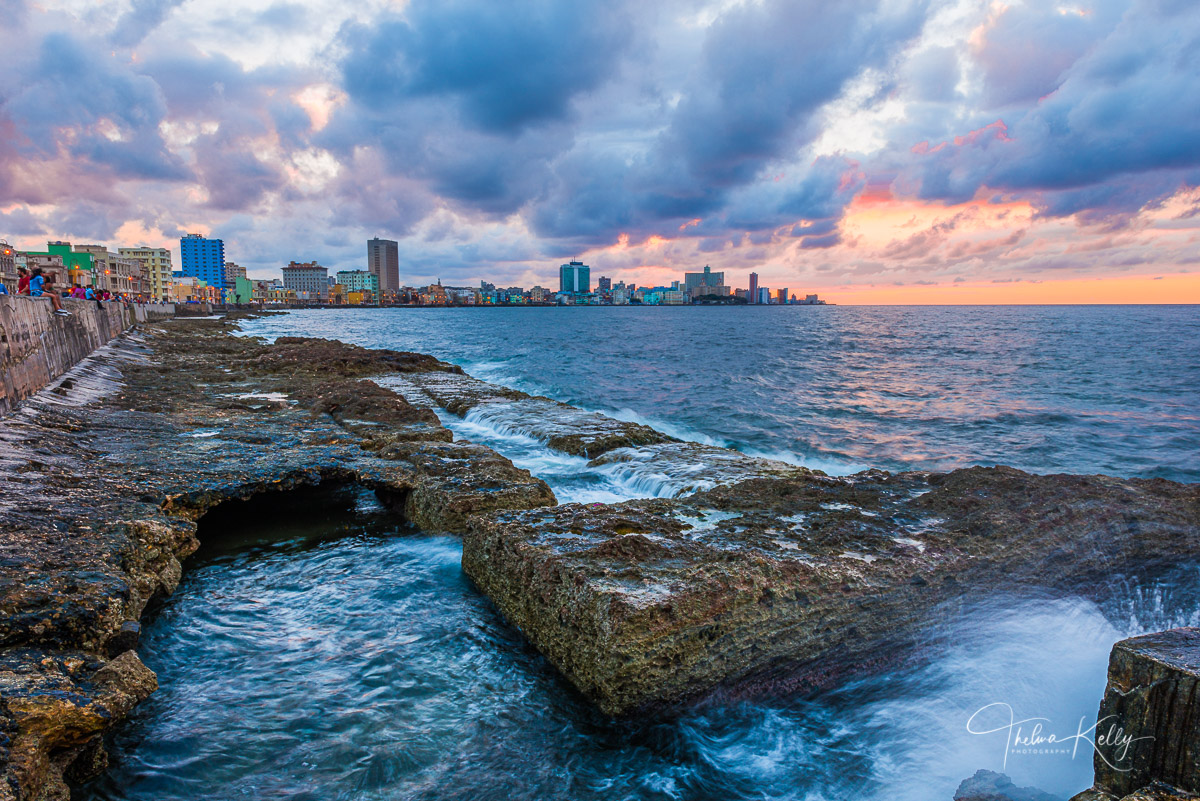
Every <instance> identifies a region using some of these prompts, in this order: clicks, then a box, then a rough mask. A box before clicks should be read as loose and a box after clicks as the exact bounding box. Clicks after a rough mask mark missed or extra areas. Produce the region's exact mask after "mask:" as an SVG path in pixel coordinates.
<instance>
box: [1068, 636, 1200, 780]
mask: <svg viewBox="0 0 1200 801" xmlns="http://www.w3.org/2000/svg"><path fill="white" fill-rule="evenodd" d="M1095 734H1096V740H1095V742H1096V753H1095V756H1094V759H1093V765H1094V767H1095V771H1096V774H1095V776H1096V778H1095V784H1094V785H1093V786H1092V788H1091V789H1090V790H1087V791H1085V792H1083V793H1081V794H1079V795H1077V796H1075V798H1074V799H1072V801H1109V799H1113V800H1114V801H1115V799H1123V800H1124V801H1139V800H1140V799H1163V800H1164V801H1165V799H1174V798H1194V797H1195V796H1196V794H1198V793H1200V629H1195V628H1180V629H1171V630H1169V631H1162V632H1158V633H1155V634H1146V635H1143V636H1141V637H1132V638H1130V639H1127V640H1122V641H1120V642H1118V643H1117V644H1116V645H1114V646H1113V649H1112V654H1111V655H1110V657H1109V663H1108V686H1107V687H1106V688H1105V690H1104V698H1103V700H1102V701H1101V702H1100V712H1099V715H1098V716H1097V725H1096V731H1095Z"/></svg>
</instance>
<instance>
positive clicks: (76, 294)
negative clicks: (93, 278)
mask: <svg viewBox="0 0 1200 801" xmlns="http://www.w3.org/2000/svg"><path fill="white" fill-rule="evenodd" d="M71 297H73V298H75V299H76V300H83V299H84V298H86V297H87V294H86V293H85V292H84V291H83V287H81V286H80V285H79V284H76V285H75V288H74V289H72V290H71Z"/></svg>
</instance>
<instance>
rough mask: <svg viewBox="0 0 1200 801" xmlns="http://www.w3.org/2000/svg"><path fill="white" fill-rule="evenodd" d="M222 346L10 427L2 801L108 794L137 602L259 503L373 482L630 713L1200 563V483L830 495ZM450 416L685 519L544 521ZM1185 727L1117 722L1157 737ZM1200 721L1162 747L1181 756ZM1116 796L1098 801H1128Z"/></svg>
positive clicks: (316, 348)
mask: <svg viewBox="0 0 1200 801" xmlns="http://www.w3.org/2000/svg"><path fill="white" fill-rule="evenodd" d="M234 325H235V322H234V321H230V320H177V321H171V322H165V323H161V324H158V325H154V326H146V327H143V328H142V329H141V330H140V331H139V332H137V333H134V334H130V335H126V336H125V337H122V338H121V339H119V340H117V342H116V343H114V345H112V346H110V347H109V348H108V349H106V351H105V352H103V353H101V354H96V355H93V357H92V358H91V359H89V360H88V361H87V362H85V363H84V364H82V365H80V366H79V367H77V368H76V369H75V370H73V371H72V372H70V373H68V374H67V375H66V376H64V377H63V379H61V380H60V381H59V382H58V383H57V384H55V385H52V386H51V387H50V388H48V389H47V390H44V391H42V392H41V393H39V394H38V395H36V396H34V397H33V398H31V399H30V400H28V401H27V402H26V403H25V404H24V405H22V406H20V407H18V409H17V410H16V412H15V413H13V414H12V415H10V416H9V417H7V418H5V420H4V426H3V428H0V444H2V446H3V450H2V451H0V610H2V611H3V615H2V617H0V773H2V775H3V778H4V781H3V782H2V783H0V801H3V800H4V799H12V800H13V801H36V800H37V799H65V798H68V797H69V795H70V789H69V787H70V785H71V784H73V783H77V782H81V781H84V780H86V779H87V778H89V777H92V776H95V775H97V773H98V772H100V771H102V770H103V769H104V767H105V764H106V762H105V753H104V748H103V735H104V733H105V732H106V731H108V730H110V729H111V728H112V727H113V726H114V725H116V724H118V723H119V722H120V721H121V720H122V719H123V718H124V717H125V716H126V715H127V714H128V713H129V711H130V710H131V709H132V708H133V707H134V706H135V705H136V704H137V703H138V702H140V701H141V700H143V699H144V698H146V697H147V696H148V695H149V694H150V693H151V692H153V691H154V689H155V688H156V681H155V677H154V675H153V673H152V672H151V671H149V669H147V668H146V667H145V666H144V665H143V664H142V663H141V661H140V659H139V658H138V655H137V651H136V649H137V643H138V632H139V629H140V618H141V615H142V613H143V611H144V610H145V609H146V607H147V604H148V603H150V602H151V601H152V600H153V599H154V598H156V597H160V596H162V595H165V594H168V593H170V592H172V591H173V590H174V588H175V586H176V585H177V584H178V582H179V579H180V575H181V572H182V561H183V560H184V559H186V557H187V556H188V555H190V554H191V553H192V552H193V551H194V550H195V549H196V547H197V545H198V542H197V540H196V526H197V522H196V521H197V520H199V519H200V518H201V517H202V516H203V515H204V514H205V513H206V512H208V511H210V510H212V509H215V508H216V507H217V506H219V505H220V504H223V503H226V502H229V501H235V500H240V499H246V498H250V497H253V496H256V495H261V494H263V493H280V492H288V491H297V490H299V491H304V490H305V489H306V488H311V487H315V486H330V485H334V486H337V485H349V484H354V485H359V486H362V487H366V488H368V489H371V490H374V491H375V492H376V494H377V495H378V496H379V497H380V499H381V500H383V502H384V503H385V504H386V505H387V506H388V507H389V508H390V509H391V510H393V511H394V512H395V513H396V514H397V515H399V516H400V517H401V518H402V519H403V520H404V521H405V522H406V523H407V524H409V525H411V526H413V527H414V528H417V529H420V530H424V531H444V532H451V533H456V534H459V535H462V536H463V538H464V553H463V569H464V571H465V572H466V573H467V575H468V576H469V577H470V578H471V579H472V580H473V581H474V582H475V584H476V586H477V587H478V588H479V589H480V590H482V591H483V592H484V593H485V594H486V595H487V596H488V597H489V598H490V599H491V600H492V601H493V602H494V603H495V604H496V606H497V608H498V609H499V610H500V611H501V613H502V614H503V615H504V616H505V618H506V619H507V620H508V621H509V622H511V623H512V624H513V625H515V626H516V627H518V628H519V629H520V630H521V632H522V633H523V634H524V635H525V636H526V637H527V638H528V639H529V640H530V642H532V643H533V644H534V645H535V646H536V647H537V648H538V649H539V650H540V651H541V652H542V653H543V654H545V655H546V656H547V657H548V658H549V659H550V661H551V662H552V663H553V664H554V665H555V666H556V667H557V668H558V669H559V671H560V672H561V673H562V674H563V675H564V677H566V678H567V680H569V681H570V682H571V683H572V684H574V685H575V686H576V687H577V688H578V689H579V690H580V691H581V692H582V693H583V694H584V696H585V697H587V698H588V699H590V700H591V701H593V702H594V703H595V704H597V706H599V707H600V708H601V709H602V710H603V711H605V712H607V713H609V714H612V715H617V716H621V715H631V714H640V713H645V712H647V711H651V712H662V711H669V710H670V709H671V708H673V707H675V706H677V705H679V704H681V703H686V702H689V701H691V700H693V699H696V698H701V697H705V696H708V695H711V694H713V693H719V694H735V695H737V694H748V693H761V692H781V691H785V692H794V691H797V690H806V689H811V688H816V687H824V686H829V685H831V684H836V683H838V682H840V681H842V680H844V679H846V678H847V677H852V676H857V675H861V674H863V673H864V672H866V671H871V670H877V669H879V668H880V667H882V666H884V665H890V664H894V663H896V662H898V661H904V660H908V659H912V658H919V656H920V653H919V646H918V643H919V641H920V639H921V636H922V633H923V631H924V630H925V626H926V625H927V624H928V623H929V622H930V620H931V619H932V618H934V617H936V616H937V615H940V614H952V613H953V610H954V609H955V608H956V605H961V604H964V603H969V602H974V601H978V600H980V599H982V598H986V597H987V596H988V594H989V593H991V592H994V591H995V589H996V587H997V586H1001V585H1002V586H1005V587H1008V588H1019V589H1021V590H1023V591H1031V592H1038V593H1043V594H1074V595H1082V596H1084V597H1099V596H1101V595H1102V594H1103V593H1104V591H1105V580H1106V579H1108V578H1110V577H1112V576H1115V575H1121V576H1124V577H1129V578H1142V579H1147V578H1154V577H1156V576H1159V575H1162V574H1164V573H1165V572H1167V571H1169V570H1171V569H1172V568H1174V567H1175V566H1176V565H1177V563H1178V562H1179V561H1180V560H1181V559H1184V560H1186V559H1189V558H1191V559H1194V558H1195V557H1196V556H1197V555H1198V553H1200V536H1198V534H1200V487H1198V486H1196V485H1181V484H1175V483H1172V482H1168V481H1163V480H1149V481H1141V480H1119V479H1113V478H1108V477H1104V476H1033V475H1029V474H1026V473H1022V472H1020V471H1016V470H1012V469H1009V468H987V469H985V468H972V469H968V470H959V471H954V472H952V473H948V474H932V473H903V474H897V475H892V474H888V473H884V472H881V471H868V472H865V473H861V474H858V475H855V476H850V477H846V478H833V477H829V476H825V475H823V474H821V473H817V472H813V471H809V470H805V469H802V468H795V467H791V466H788V465H785V464H782V463H779V462H771V461H768V460H762V459H752V458H750V457H745V456H743V455H741V454H737V453H736V452H734V451H725V450H723V449H720V448H713V447H711V446H704V445H697V444H696V443H683V442H679V441H677V440H674V439H672V438H670V437H668V436H666V435H664V434H661V433H660V432H657V431H655V430H654V429H652V428H648V427H646V426H642V425H638V424H634V423H626V422H623V421H617V420H612V419H610V418H607V417H604V416H603V415H596V414H592V413H586V412H582V411H580V410H577V409H574V408H573V407H569V406H564V405H563V404H559V403H557V402H555V401H552V400H549V399H546V398H536V397H532V396H529V395H526V394H524V393H519V392H515V391H512V390H508V389H505V388H502V387H495V386H493V385H489V384H486V383H484V382H480V381H477V380H475V379H473V378H471V377H470V376H466V375H464V374H463V373H462V371H461V370H460V369H459V368H458V367H456V366H454V365H451V364H447V363H445V362H441V361H438V360H437V359H434V358H433V357H430V356H425V355H421V354H413V353H404V352H397V351H384V350H366V349H363V348H358V347H355V346H350V345H345V344H342V343H339V342H334V341H326V340H309V339H299V338H280V339H279V340H277V341H276V342H275V343H274V344H273V345H264V344H262V343H261V342H258V341H256V340H253V339H248V338H244V337H237V336H233V335H232V333H233V327H234ZM434 408H441V409H444V410H446V411H447V412H449V413H451V414H456V415H459V416H467V415H476V416H479V417H482V418H483V419H487V420H489V421H491V422H492V423H493V424H498V425H503V424H504V421H506V420H516V419H517V418H520V419H522V420H529V419H533V420H536V421H538V422H537V423H536V424H535V425H536V428H535V430H533V431H532V432H531V433H532V434H533V435H535V436H537V437H538V438H539V439H541V440H543V441H544V442H546V443H547V446H548V447H551V448H553V449H556V450H560V451H562V452H564V453H569V454H572V455H577V456H582V457H584V458H587V459H590V460H592V461H591V463H592V464H609V465H617V466H620V467H621V468H622V469H627V470H629V471H631V472H632V473H634V474H636V472H637V471H638V470H640V469H646V468H653V469H654V470H655V471H657V472H659V473H664V474H666V475H669V476H671V477H672V480H674V481H675V482H676V485H677V486H678V488H679V489H678V491H679V495H680V497H677V498H675V499H653V500H640V501H630V502H626V503H622V504H612V505H601V504H589V505H586V506H585V505H579V504H567V505H561V506H560V505H557V499H556V498H555V497H554V494H553V492H552V491H551V489H550V487H549V486H547V485H546V484H545V482H543V481H541V480H540V479H538V478H536V477H535V476H532V475H530V473H529V472H528V471H526V470H522V469H520V468H517V467H515V466H514V465H513V464H512V463H511V462H510V461H509V460H508V459H506V458H504V457H503V456H502V455H500V454H498V453H496V452H494V451H492V450H491V449H489V448H486V447H483V446H481V445H477V444H474V443H470V442H467V441H464V440H457V441H456V440H455V438H454V437H453V436H452V434H451V432H450V431H449V430H448V429H446V428H445V427H444V426H443V425H442V424H441V422H440V420H439V418H438V415H437V414H436V413H435V412H434V411H433V409H434ZM688 493H690V494H688ZM1173 642H1174V645H1173V646H1172V647H1176V648H1177V650H1178V646H1179V642H1178V641H1173ZM1164 647H1165V646H1164ZM1188 647H1192V645H1191V641H1188ZM1127 650H1128V649H1127ZM1121 653H1122V654H1126V651H1122V652H1121ZM1129 653H1133V652H1132V651H1130V652H1129ZM1137 653H1138V654H1141V655H1143V656H1145V654H1146V653H1147V650H1146V649H1143V650H1142V651H1138V652H1137ZM1116 654H1117V650H1116V649H1114V660H1115V659H1116V658H1117V656H1116ZM1123 658H1125V657H1123ZM1129 658H1133V657H1129ZM1139 658H1141V657H1139ZM1145 658H1147V659H1150V658H1152V656H1145ZM1135 661H1136V660H1135ZM1176 661H1177V662H1178V661H1179V660H1176ZM1185 661H1186V660H1185ZM1114 664H1115V663H1114ZM1122 664H1123V665H1126V668H1122V669H1123V670H1125V674H1130V673H1136V670H1137V669H1136V668H1134V667H1129V666H1128V659H1126V661H1125V662H1122ZM1125 674H1122V675H1125ZM1113 675H1115V674H1110V680H1112V677H1113ZM1122 697H1123V696H1122ZM1105 703H1106V704H1107V703H1110V700H1109V698H1108V696H1106V701H1105ZM1113 703H1115V702H1113ZM1156 703H1157V702H1156ZM1184 706H1186V705H1182V704H1173V703H1158V705H1157V706H1154V707H1153V709H1152V710H1151V711H1145V710H1144V709H1143V711H1141V712H1137V713H1134V712H1130V713H1128V714H1130V715H1135V716H1136V714H1140V715H1141V716H1142V718H1143V719H1144V720H1151V719H1153V720H1156V721H1159V724H1161V722H1162V720H1163V719H1164V716H1170V715H1171V714H1174V711H1175V710H1176V709H1182V708H1184ZM1187 709H1189V710H1190V709H1191V707H1190V706H1189V707H1187ZM1120 714H1125V712H1121V713H1120ZM1188 714H1190V712H1189V713H1188ZM1189 719H1190V718H1189ZM1146 725H1151V724H1150V723H1147V724H1146ZM1189 725H1190V724H1187V725H1185V724H1182V723H1181V724H1179V725H1174V724H1171V725H1170V726H1168V727H1167V728H1168V729H1169V730H1170V731H1171V732H1175V733H1176V734H1177V737H1176V739H1179V738H1184V739H1185V740H1186V739H1187V738H1188V737H1193V734H1194V733H1193V732H1192V730H1191V729H1190V728H1188V726H1189ZM1164 736H1165V735H1164ZM1173 736H1175V735H1173ZM1189 742H1192V741H1190V740H1189ZM1194 745H1195V743H1194V742H1193V746H1194ZM1188 753H1190V751H1189V752H1188ZM1155 759H1157V760H1158V762H1156V763H1155V764H1159V763H1162V762H1163V759H1161V758H1157V757H1156V758H1155ZM1152 761H1153V760H1152ZM1193 762H1194V760H1193ZM1172 764H1175V765H1176V768H1175V771H1176V772H1175V773H1174V774H1171V775H1172V776H1175V777H1176V778H1175V782H1176V785H1178V786H1182V784H1180V782H1185V780H1186V777H1185V779H1179V778H1178V777H1179V776H1181V775H1184V774H1186V773H1187V771H1186V770H1185V769H1182V768H1179V767H1178V764H1179V761H1178V760H1176V762H1174V763H1172ZM1097 768H1098V770H1097V787H1098V788H1101V787H1108V785H1105V784H1103V782H1104V781H1107V779H1105V777H1104V776H1102V775H1101V771H1100V770H1099V764H1098V765H1097ZM1159 772H1160V773H1161V771H1159ZM1198 772H1200V771H1197V770H1195V766H1194V765H1193V769H1192V774H1193V775H1194V774H1196V773H1198ZM1145 776H1147V777H1149V778H1148V779H1147V781H1165V780H1166V779H1165V778H1163V777H1162V776H1159V775H1158V773H1155V771H1154V770H1148V772H1145ZM1168 778H1169V777H1168ZM1185 783H1186V782H1185ZM1138 786H1139V787H1140V786H1141V785H1138ZM1135 789H1136V788H1135ZM1096 792H1100V790H1097V791H1096ZM1103 792H1106V793H1110V794H1109V795H1107V796H1100V795H1096V796H1087V797H1088V798H1093V797H1094V798H1102V797H1103V798H1120V797H1122V796H1121V795H1117V794H1115V793H1113V792H1110V791H1109V790H1107V789H1106V790H1103ZM964 797H967V796H964ZM980 797H984V796H980Z"/></svg>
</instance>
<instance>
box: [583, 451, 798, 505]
mask: <svg viewBox="0 0 1200 801" xmlns="http://www.w3.org/2000/svg"><path fill="white" fill-rule="evenodd" d="M588 467H590V468H600V469H602V470H605V471H607V472H609V473H611V474H613V475H616V476H617V477H619V478H620V480H621V481H623V482H624V483H625V484H628V485H631V486H634V487H637V488H638V489H639V490H641V491H642V492H643V493H644V494H646V495H651V496H654V495H671V496H679V495H687V494H689V493H692V492H699V491H701V490H708V489H713V488H714V487H717V486H720V485H722V484H736V483H738V482H739V481H745V480H746V479H750V478H761V477H765V476H786V475H790V474H793V473H795V472H797V469H796V468H795V467H794V466H792V465H789V464H786V463H784V462H779V461H775V460H772V459H761V458H757V457H754V456H747V455H745V454H744V453H739V452H738V451H735V450H730V449H728V448H718V447H715V446H712V445H702V444H700V443H697V442H664V443H657V444H652V445H644V446H641V447H621V448H618V449H616V450H610V451H608V452H607V453H605V454H603V455H602V456H599V457H597V458H595V459H592V460H591V461H590V462H588Z"/></svg>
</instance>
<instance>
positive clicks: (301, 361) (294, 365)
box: [254, 337, 462, 376]
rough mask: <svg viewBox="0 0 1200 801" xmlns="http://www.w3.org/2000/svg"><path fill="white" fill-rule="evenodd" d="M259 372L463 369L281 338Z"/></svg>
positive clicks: (262, 358) (411, 356)
mask: <svg viewBox="0 0 1200 801" xmlns="http://www.w3.org/2000/svg"><path fill="white" fill-rule="evenodd" d="M254 366H255V367H256V368H257V369H259V370H264V371H269V372H281V373H289V374H295V372H296V371H297V370H313V371H316V372H321V373H336V374H337V375H341V376H371V375H379V374H381V373H425V372H449V373H461V372H462V368H461V367H458V366H457V365H453V364H448V363H446V362H443V361H441V360H439V359H435V358H434V357H433V356H429V355H426V354H424V353H409V352H406V351H395V350H386V349H379V350H373V349H369V348H361V347H359V346H357V345H349V344H346V343H345V342H339V341H338V340H336V339H316V338H310V337H279V338H278V339H276V340H275V343H274V346H273V347H271V348H270V349H268V350H265V351H264V352H263V353H262V354H261V355H259V356H258V358H257V359H255V362H254Z"/></svg>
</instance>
